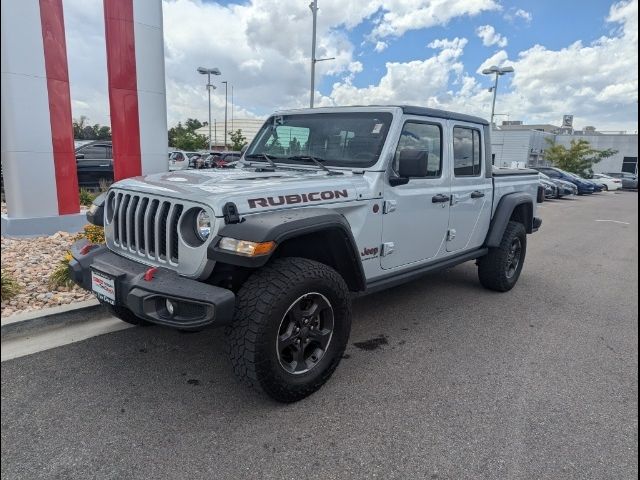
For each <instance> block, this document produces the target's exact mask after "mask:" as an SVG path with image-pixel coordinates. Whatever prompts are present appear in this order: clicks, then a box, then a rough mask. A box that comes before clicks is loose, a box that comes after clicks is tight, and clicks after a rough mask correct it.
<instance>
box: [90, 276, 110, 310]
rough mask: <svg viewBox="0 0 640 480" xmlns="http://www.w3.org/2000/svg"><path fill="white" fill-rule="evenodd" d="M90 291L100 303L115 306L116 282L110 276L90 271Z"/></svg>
mask: <svg viewBox="0 0 640 480" xmlns="http://www.w3.org/2000/svg"><path fill="white" fill-rule="evenodd" d="M91 290H92V291H93V293H94V294H95V295H96V297H98V300H100V301H101V302H105V303H108V304H110V305H115V304H116V280H115V278H114V277H112V276H111V275H107V274H106V273H103V272H98V271H96V270H91Z"/></svg>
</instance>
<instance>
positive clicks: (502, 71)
mask: <svg viewBox="0 0 640 480" xmlns="http://www.w3.org/2000/svg"><path fill="white" fill-rule="evenodd" d="M482 73H483V75H493V74H495V76H496V80H495V82H494V83H493V87H491V88H490V89H489V91H490V92H491V91H493V102H492V103H491V128H493V117H494V116H495V111H496V95H497V94H498V77H500V76H502V75H504V74H505V73H513V67H503V68H498V67H496V66H492V67H490V68H485V69H484V70H483V71H482Z"/></svg>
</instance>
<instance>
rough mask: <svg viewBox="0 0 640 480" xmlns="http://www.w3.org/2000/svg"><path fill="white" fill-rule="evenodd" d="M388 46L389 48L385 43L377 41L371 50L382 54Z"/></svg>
mask: <svg viewBox="0 0 640 480" xmlns="http://www.w3.org/2000/svg"><path fill="white" fill-rule="evenodd" d="M388 46H389V45H388V44H387V42H383V41H380V40H378V41H377V42H376V46H375V47H373V49H374V50H375V51H376V52H378V53H380V52H382V51H383V50H384V49H385V48H387V47H388Z"/></svg>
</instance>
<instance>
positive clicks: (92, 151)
mask: <svg viewBox="0 0 640 480" xmlns="http://www.w3.org/2000/svg"><path fill="white" fill-rule="evenodd" d="M78 153H82V154H83V155H84V158H85V159H87V160H100V159H103V158H108V157H107V147H105V146H104V145H90V146H88V147H85V148H82V149H80V150H78Z"/></svg>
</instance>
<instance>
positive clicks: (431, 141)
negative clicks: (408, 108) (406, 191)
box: [393, 122, 442, 178]
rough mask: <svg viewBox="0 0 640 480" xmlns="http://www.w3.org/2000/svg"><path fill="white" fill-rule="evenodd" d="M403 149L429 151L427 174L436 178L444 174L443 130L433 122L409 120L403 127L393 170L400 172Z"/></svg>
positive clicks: (428, 176)
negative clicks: (399, 163) (399, 166)
mask: <svg viewBox="0 0 640 480" xmlns="http://www.w3.org/2000/svg"><path fill="white" fill-rule="evenodd" d="M402 150H421V151H424V152H427V154H428V157H427V159H428V160H427V176H426V178H436V177H439V176H440V175H441V174H442V130H441V129H440V126H439V125H434V124H431V123H418V122H407V123H405V124H404V127H403V128H402V133H401V134H400V141H399V142H398V148H397V149H396V154H395V156H394V158H393V170H394V171H395V172H396V174H397V173H398V162H399V160H400V152H401V151H402Z"/></svg>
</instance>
